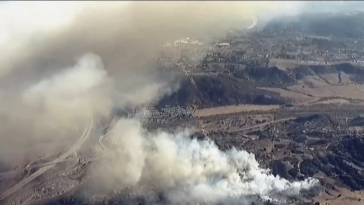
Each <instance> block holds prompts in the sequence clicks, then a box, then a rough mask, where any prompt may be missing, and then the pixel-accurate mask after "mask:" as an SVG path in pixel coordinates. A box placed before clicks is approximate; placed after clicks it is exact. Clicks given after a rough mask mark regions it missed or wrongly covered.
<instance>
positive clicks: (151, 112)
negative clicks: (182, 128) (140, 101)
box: [132, 105, 195, 123]
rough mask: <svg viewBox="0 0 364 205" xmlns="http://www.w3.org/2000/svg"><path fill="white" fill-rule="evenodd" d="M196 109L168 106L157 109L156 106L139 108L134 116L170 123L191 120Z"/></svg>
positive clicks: (134, 112)
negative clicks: (184, 119) (185, 119)
mask: <svg viewBox="0 0 364 205" xmlns="http://www.w3.org/2000/svg"><path fill="white" fill-rule="evenodd" d="M194 112H195V109H194V108H193V107H192V106H167V107H164V108H157V107H156V106H154V105H151V106H148V107H139V108H136V109H135V110H134V111H133V114H132V115H134V116H137V117H138V118H141V119H147V120H148V121H152V122H156V123H168V122H171V121H173V120H176V119H181V118H190V117H192V115H193V114H194Z"/></svg>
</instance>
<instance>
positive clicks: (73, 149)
mask: <svg viewBox="0 0 364 205" xmlns="http://www.w3.org/2000/svg"><path fill="white" fill-rule="evenodd" d="M93 124H94V122H93V118H92V119H91V120H90V122H89V123H88V124H87V126H86V128H85V130H84V132H83V134H82V135H81V137H80V139H79V140H78V141H77V142H76V143H75V144H74V145H73V146H72V147H71V148H70V149H69V150H68V151H67V152H65V153H63V154H62V155H61V156H60V157H58V158H57V159H55V160H53V161H52V162H50V163H52V164H50V165H47V166H45V167H42V168H40V169H39V170H38V171H36V172H34V173H33V174H32V175H30V176H28V177H27V178H24V179H23V180H21V181H20V182H18V183H17V184H15V185H14V186H12V187H11V188H10V189H8V190H7V191H5V192H4V193H2V194H1V195H0V201H1V200H4V199H5V198H7V197H8V196H10V195H11V194H13V193H15V192H16V191H18V190H19V189H20V188H22V187H23V186H24V185H26V184H27V183H29V182H30V181H32V180H33V179H35V178H37V177H38V176H40V175H41V174H43V173H44V172H46V171H48V170H49V169H51V168H53V167H54V166H56V164H57V163H59V162H62V161H64V160H65V159H66V158H67V157H68V156H69V155H71V154H72V153H75V152H77V151H78V150H79V149H80V147H81V145H82V144H83V143H84V142H85V141H86V140H87V139H88V137H89V136H90V133H91V130H92V128H93Z"/></svg>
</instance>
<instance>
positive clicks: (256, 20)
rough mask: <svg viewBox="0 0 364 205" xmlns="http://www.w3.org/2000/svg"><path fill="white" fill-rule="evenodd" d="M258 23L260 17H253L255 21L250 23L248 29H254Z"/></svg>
mask: <svg viewBox="0 0 364 205" xmlns="http://www.w3.org/2000/svg"><path fill="white" fill-rule="evenodd" d="M257 23H258V19H257V18H253V23H252V25H250V26H249V27H248V29H252V28H254V27H255V26H256V25H257Z"/></svg>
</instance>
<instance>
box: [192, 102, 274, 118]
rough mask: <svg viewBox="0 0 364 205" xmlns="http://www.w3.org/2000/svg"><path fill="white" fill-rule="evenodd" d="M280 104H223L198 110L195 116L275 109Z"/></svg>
mask: <svg viewBox="0 0 364 205" xmlns="http://www.w3.org/2000/svg"><path fill="white" fill-rule="evenodd" d="M278 108H279V105H238V106H236V105H231V106H221V107H214V108H206V109H200V110H196V112H195V114H194V117H206V116H211V115H217V114H230V113H237V112H244V111H247V112H248V111H253V110H263V111H268V110H273V109H278Z"/></svg>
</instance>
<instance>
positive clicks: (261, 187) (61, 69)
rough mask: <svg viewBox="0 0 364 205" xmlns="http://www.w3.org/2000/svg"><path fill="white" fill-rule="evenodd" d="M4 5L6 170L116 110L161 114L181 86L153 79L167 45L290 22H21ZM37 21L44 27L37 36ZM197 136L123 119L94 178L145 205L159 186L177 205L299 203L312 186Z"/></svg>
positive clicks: (221, 11) (176, 6) (208, 12)
mask: <svg viewBox="0 0 364 205" xmlns="http://www.w3.org/2000/svg"><path fill="white" fill-rule="evenodd" d="M6 4H7V7H6V11H7V12H1V13H0V28H1V30H2V31H4V32H0V33H1V34H0V35H1V36H0V45H1V47H0V53H1V55H0V65H1V67H0V88H1V93H0V94H1V101H2V106H1V108H0V111H1V113H0V114H1V123H0V135H1V138H0V160H2V161H3V162H4V161H5V163H7V164H11V165H18V164H21V163H20V162H21V160H22V159H29V160H32V158H33V159H34V158H35V157H38V156H39V155H41V154H45V153H52V152H55V151H58V149H55V148H59V149H61V148H62V149H64V147H69V146H70V145H71V144H72V143H74V141H75V140H76V138H78V137H79V136H80V134H81V132H82V128H83V126H84V125H85V123H86V121H87V119H88V118H90V117H92V116H93V117H98V116H106V115H108V114H109V112H110V110H111V108H112V107H113V106H120V107H132V106H137V105H141V104H148V103H152V102H155V101H157V100H158V99H159V98H161V97H162V96H163V95H166V94H169V93H172V92H173V91H175V90H176V89H178V86H179V85H178V78H177V76H172V75H166V74H163V75H162V74H160V73H156V72H155V69H154V68H155V64H154V60H155V58H156V57H157V56H158V54H159V52H160V51H161V49H162V45H163V44H164V43H165V42H167V41H173V40H176V39H180V38H186V37H191V38H203V39H205V40H207V41H208V40H210V39H212V38H214V37H220V36H223V35H225V33H226V31H227V30H228V29H231V28H236V27H240V26H241V25H242V24H245V23H248V24H250V23H251V17H254V16H259V15H261V14H267V13H269V14H272V15H273V14H277V13H280V12H281V11H282V10H280V8H281V6H282V5H281V4H280V3H278V4H277V3H269V2H268V3H267V2H151V3H149V2H85V3H72V5H71V6H72V7H70V4H71V3H69V4H67V3H66V2H62V3H61V2H58V3H55V4H52V5H51V4H50V3H49V5H51V6H49V5H48V6H47V5H46V4H44V5H42V4H40V3H39V4H40V5H41V6H40V7H37V6H32V7H26V6H29V4H27V3H21V5H18V6H20V7H21V8H24V9H25V10H24V11H23V12H22V11H20V10H19V9H18V7H13V6H14V5H10V4H11V3H6ZM1 6H4V5H0V7H1ZM42 6H43V7H42ZM0 9H1V8H0ZM47 9H50V10H52V9H53V10H56V9H60V10H61V12H49V10H47ZM4 10H5V9H4ZM42 11H48V13H47V14H45V15H41V14H43V13H42ZM52 15H55V16H52ZM51 17H57V19H58V20H57V21H54V18H51ZM62 17H67V18H66V19H64V18H62ZM4 19H5V20H4ZM6 19H11V22H10V23H9V22H7V20H6ZM29 19H33V20H34V21H35V19H37V20H38V21H39V22H42V23H39V24H36V25H32V26H29V25H30V24H31V21H29ZM26 20H28V21H26ZM258 23H259V22H258ZM54 24H55V25H54ZM26 25H28V26H26ZM1 26H3V27H1ZM5 31H6V32H5ZM25 34H26V35H25ZM87 53H88V54H87ZM91 53H93V54H91ZM75 58H76V59H75ZM101 59H102V61H101ZM188 135H189V133H188V132H187V133H186V132H177V133H175V134H167V133H164V132H159V133H157V134H155V133H154V134H153V133H148V132H146V130H144V129H143V128H142V127H141V125H140V122H139V121H138V120H120V121H119V122H118V123H117V126H116V127H115V129H114V130H113V132H112V133H111V134H110V136H109V137H108V138H107V140H106V142H105V143H110V144H107V145H106V146H105V147H106V148H107V149H106V150H105V153H104V154H105V156H104V158H103V159H102V160H101V166H102V167H104V168H105V169H106V170H104V171H103V172H98V171H96V173H94V174H96V175H95V176H98V177H97V178H96V181H97V182H99V183H98V187H99V188H100V189H102V190H111V189H114V188H119V187H120V186H132V185H137V186H135V187H136V188H134V189H133V188H132V189H133V191H136V192H139V193H140V194H141V195H143V196H145V197H148V196H151V197H153V196H155V194H153V193H150V192H148V191H150V190H152V187H154V188H153V189H154V190H155V191H156V192H162V193H164V194H166V196H167V198H168V200H169V201H170V202H171V203H173V204H184V203H187V202H192V201H196V202H203V201H204V200H205V199H206V200H207V202H211V203H215V204H216V203H219V202H221V201H224V202H229V201H231V202H232V203H233V202H237V203H239V204H241V203H242V202H241V201H240V200H245V201H247V200H248V199H249V200H250V199H251V200H254V199H253V198H254V197H255V196H259V197H262V198H264V199H269V198H272V199H274V198H278V199H285V198H289V197H293V198H294V197H298V196H299V191H301V190H306V189H308V188H310V187H311V186H313V185H312V183H313V182H311V181H306V182H300V183H288V182H287V181H285V180H283V179H278V178H275V177H273V176H271V175H268V174H267V173H266V171H265V170H262V169H260V168H259V167H258V163H257V162H256V161H255V159H254V157H253V156H252V155H250V154H248V153H246V152H244V151H236V150H232V151H230V152H227V153H223V152H221V151H219V150H218V149H217V147H216V146H215V145H213V143H212V142H209V141H203V142H198V141H196V140H192V141H191V140H190V139H188ZM113 142H118V143H117V144H113ZM107 165H113V166H111V167H110V166H107ZM239 175H241V176H243V177H242V178H240V177H239ZM143 187H144V188H143ZM230 204H231V203H230Z"/></svg>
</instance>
